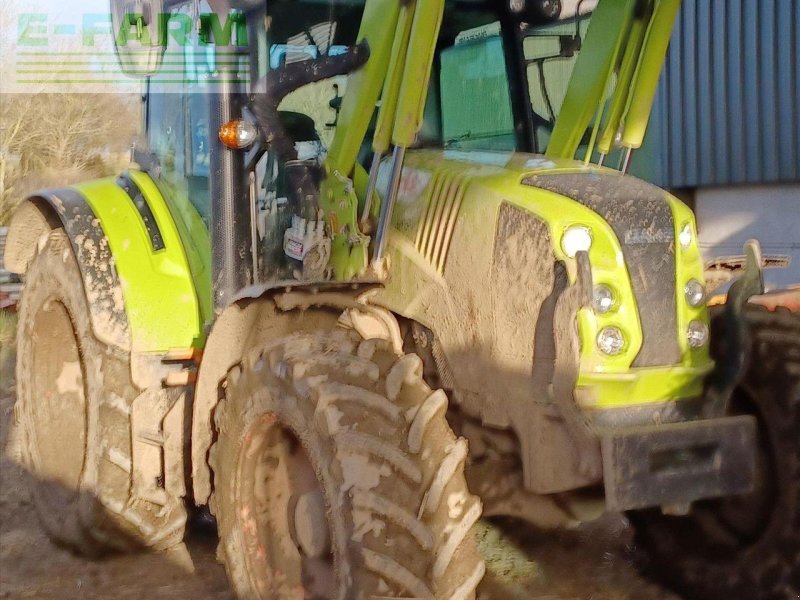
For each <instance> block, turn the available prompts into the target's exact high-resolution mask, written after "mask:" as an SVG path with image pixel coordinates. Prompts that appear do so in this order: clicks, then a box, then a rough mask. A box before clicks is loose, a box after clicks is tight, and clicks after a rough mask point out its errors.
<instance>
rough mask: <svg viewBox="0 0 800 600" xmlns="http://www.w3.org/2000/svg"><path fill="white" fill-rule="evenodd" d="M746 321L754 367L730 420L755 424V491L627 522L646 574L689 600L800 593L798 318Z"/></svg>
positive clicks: (751, 317) (756, 312) (754, 314)
mask: <svg viewBox="0 0 800 600" xmlns="http://www.w3.org/2000/svg"><path fill="white" fill-rule="evenodd" d="M747 318H748V321H749V324H750V327H751V334H752V341H753V346H752V351H751V352H752V353H751V360H750V367H749V369H748V372H747V374H746V376H745V378H744V380H743V381H742V383H741V385H740V386H739V387H738V388H737V390H736V392H735V394H734V396H733V398H732V401H731V413H732V414H752V415H755V416H756V418H757V419H758V423H759V433H760V448H759V454H758V458H757V467H758V469H757V485H756V489H755V491H754V492H753V493H751V494H748V495H745V496H739V497H734V498H725V499H720V500H710V501H704V502H697V503H696V504H695V505H694V506H693V507H692V511H691V513H690V514H689V516H687V517H669V516H664V515H662V514H661V513H660V511H657V510H653V511H646V512H641V513H636V514H633V515H632V516H631V519H632V521H633V522H634V524H635V526H636V530H637V541H638V546H639V547H640V548H641V549H642V550H644V552H645V553H646V557H645V566H646V568H647V570H648V571H650V573H651V574H653V575H654V576H656V577H658V578H659V579H662V580H663V581H664V582H665V583H666V584H667V585H670V586H672V587H675V588H677V589H678V590H679V591H681V592H683V593H684V594H685V595H686V596H687V597H689V598H698V599H704V600H705V599H714V598H724V599H726V600H727V599H728V598H753V599H765V600H767V599H769V600H773V599H774V600H784V599H785V600H789V599H794V598H797V597H798V595H800V314H792V313H790V312H788V311H779V312H769V311H767V310H765V309H763V308H760V307H756V306H752V307H750V308H749V309H748V311H747ZM714 333H716V334H722V335H724V332H722V331H719V330H717V331H716V332H714Z"/></svg>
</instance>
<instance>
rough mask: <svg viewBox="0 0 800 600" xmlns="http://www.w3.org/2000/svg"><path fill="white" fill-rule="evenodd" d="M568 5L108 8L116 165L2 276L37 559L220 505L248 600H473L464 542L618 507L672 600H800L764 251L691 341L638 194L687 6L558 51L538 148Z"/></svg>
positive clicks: (672, 228) (699, 308) (122, 545)
mask: <svg viewBox="0 0 800 600" xmlns="http://www.w3.org/2000/svg"><path fill="white" fill-rule="evenodd" d="M559 4H560V3H553V2H549V1H547V2H541V1H538V2H537V1H534V0H529V1H527V2H525V1H520V0H511V1H510V2H508V1H505V0H504V1H500V0H457V1H456V0H365V1H359V0H294V1H291V2H290V1H286V0H283V1H281V0H274V1H272V2H266V1H265V0H240V1H234V0H208V2H206V1H205V0H175V1H172V2H161V1H144V0H137V1H125V0H119V1H116V0H114V1H113V2H112V16H113V22H114V29H115V32H116V34H117V36H116V37H117V54H118V58H119V60H120V64H121V66H122V68H123V70H125V71H126V72H128V73H129V74H131V75H133V76H136V77H139V78H141V81H142V84H143V85H144V86H145V88H146V93H145V94H144V96H143V98H144V103H143V113H142V114H143V122H144V132H145V134H144V138H145V139H144V142H143V143H142V144H141V145H139V146H138V147H137V148H136V149H135V152H134V161H135V163H136V166H135V167H132V168H131V169H130V170H128V171H127V172H125V173H123V174H121V175H120V176H119V177H118V178H116V179H106V180H101V181H93V182H87V183H83V184H80V185H75V186H71V187H65V188H62V189H52V190H46V191H42V192H40V193H39V194H37V195H35V196H33V197H31V198H29V199H27V200H26V201H25V202H24V203H23V204H22V205H21V207H20V208H19V210H18V212H17V213H16V214H15V216H14V218H13V222H12V224H11V229H10V234H9V238H8V243H7V248H6V256H5V262H6V265H7V268H9V269H11V270H13V271H15V272H18V273H20V274H24V277H25V290H24V294H23V298H22V301H21V305H20V308H19V312H20V335H19V358H18V367H17V375H18V380H17V381H18V406H17V415H18V418H19V421H20V424H21V427H22V429H23V434H24V440H25V458H26V460H27V464H28V467H29V468H30V470H31V471H32V472H33V473H34V474H35V476H36V480H37V484H36V489H35V493H34V499H35V503H36V506H37V507H38V509H39V513H40V515H41V520H42V523H43V526H44V527H45V529H46V530H47V532H48V533H49V534H50V535H51V536H52V537H53V538H54V539H55V540H56V541H57V542H59V543H61V544H64V545H66V546H68V547H70V548H72V549H73V550H75V551H77V552H80V553H83V554H86V555H89V556H97V555H100V554H102V553H104V552H107V551H114V550H116V551H128V550H136V549H149V550H155V551H158V550H164V549H168V548H171V547H173V546H175V545H177V544H180V543H181V542H182V539H183V535H184V530H185V527H186V522H187V514H189V512H190V511H192V510H195V508H194V507H204V506H207V507H208V508H209V509H210V511H211V513H212V514H213V515H214V516H215V518H216V521H217V525H218V532H219V537H220V552H219V556H220V558H221V559H222V560H223V561H224V563H225V566H226V569H227V572H228V575H229V577H230V581H231V584H232V586H233V588H234V590H235V592H236V594H237V595H238V597H240V598H246V599H268V598H290V597H291V598H330V599H333V598H337V599H345V598H348V599H349V598H358V599H360V598H363V599H369V598H409V597H413V598H431V599H433V598H436V599H442V600H444V599H448V600H462V599H468V598H474V597H475V594H476V588H477V586H478V584H479V582H480V581H481V578H482V577H483V575H484V571H485V567H484V564H483V562H482V561H481V558H480V556H479V555H478V553H477V550H476V544H475V540H474V536H473V532H474V529H473V528H474V526H475V524H476V523H477V521H478V519H479V518H480V516H481V514H485V515H513V516H516V517H521V518H524V519H527V520H529V521H531V522H532V523H534V524H536V525H538V526H540V527H545V528H552V527H561V526H566V525H570V524H574V523H576V522H579V521H582V520H590V519H594V518H596V517H598V516H599V515H601V514H602V513H604V512H605V511H617V512H621V511H622V512H626V513H627V514H628V515H629V516H630V519H631V521H632V522H633V523H634V525H635V527H636V530H637V535H638V540H639V544H640V545H641V548H642V550H643V551H644V552H645V553H647V555H648V557H649V558H648V561H649V562H648V565H649V567H650V568H651V569H652V571H653V572H654V573H659V574H661V575H662V576H664V578H665V580H666V581H667V582H668V583H669V584H670V585H672V586H674V587H675V588H677V589H680V590H682V591H683V592H685V593H686V594H689V595H693V596H694V597H704V598H705V597H740V598H792V597H794V596H793V594H794V595H796V594H797V593H798V590H800V585H798V578H800V564H799V563H798V560H799V559H798V556H800V522H799V519H798V515H800V508H799V506H800V505H799V504H798V500H799V498H800V467H799V466H798V461H799V460H800V442H799V441H798V439H799V436H798V434H797V432H798V430H800V373H799V372H798V369H797V365H798V363H800V358H799V357H798V352H799V351H798V340H800V325H799V324H798V322H799V320H798V318H797V313H793V312H790V311H785V310H782V311H768V310H765V309H756V308H754V307H749V308H748V303H747V301H748V298H750V297H752V296H754V295H758V294H761V293H763V284H762V277H761V264H762V261H761V257H760V254H759V251H758V246H757V244H755V243H753V244H750V245H748V247H747V261H746V266H745V267H744V268H743V269H742V273H743V274H742V276H741V277H740V278H739V279H738V280H737V281H736V282H735V283H734V284H733V286H732V287H731V289H730V291H729V293H728V301H727V304H726V306H725V308H724V310H723V311H722V312H721V313H720V315H719V317H718V319H716V320H715V321H714V324H713V326H712V321H711V319H710V316H709V311H708V308H707V306H706V296H707V294H706V290H705V287H704V271H703V263H702V259H701V256H700V252H699V248H698V243H697V233H696V229H695V224H694V218H693V215H692V213H691V211H690V210H689V209H688V208H687V207H686V206H685V205H684V204H682V203H681V202H680V201H679V200H678V199H676V198H675V197H673V196H672V195H670V194H668V193H667V192H665V191H663V190H661V189H658V188H656V187H654V186H652V185H650V184H647V183H645V182H643V181H641V180H637V179H635V178H633V177H630V176H628V175H626V174H625V173H624V172H625V171H626V170H627V165H628V163H629V158H630V154H631V151H632V150H633V149H635V148H637V147H638V146H639V145H641V142H642V139H643V137H644V131H645V129H646V125H647V121H648V118H649V113H650V110H651V106H652V101H653V96H654V94H655V89H656V84H657V80H658V76H659V72H660V69H661V65H662V63H663V59H664V54H665V52H666V48H667V44H668V40H669V37H670V32H671V29H672V24H673V21H674V18H675V15H676V13H677V11H678V8H679V5H680V2H679V1H678V0H602V1H601V2H600V3H599V5H598V7H597V9H596V10H595V12H594V13H593V15H592V17H591V22H590V25H589V28H588V31H586V32H585V34H584V33H581V30H580V28H578V29H577V30H576V31H577V33H576V34H575V35H574V36H572V35H567V36H559V37H557V38H556V39H555V42H554V43H555V47H554V49H553V51H554V52H555V56H557V57H564V58H569V57H575V56H577V60H576V63H575V66H574V70H573V76H572V79H571V81H570V84H569V86H568V88H567V90H566V93H565V96H564V98H563V102H562V103H561V105H560V110H559V111H558V112H559V114H558V116H557V118H554V114H553V115H546V116H544V117H543V116H541V115H538V114H537V113H536V111H534V110H533V103H532V101H531V98H532V94H534V93H537V92H536V90H535V89H532V88H533V86H531V85H530V80H529V79H528V76H529V75H530V74H531V73H533V72H535V71H536V69H537V68H538V64H539V62H540V58H541V57H538V58H537V56H536V55H535V52H538V50H536V51H535V48H534V46H536V44H532V43H531V40H530V35H531V32H532V31H533V30H534V26H535V25H536V24H537V22H541V21H542V20H543V19H546V18H547V16H548V15H549V14H550V13H551V12H552V10H553V5H559ZM558 8H559V10H560V6H558ZM176 72H178V73H179V75H177V76H176V74H175V73H176ZM545 96H547V93H546V92H545ZM550 100H551V99H548V102H550ZM553 112H555V111H553ZM542 138H546V140H547V148H546V152H545V153H544V154H537V153H536V151H538V150H540V149H539V148H538V147H537V145H538V143H539V142H540V141H541V139H542ZM620 148H621V149H622V155H621V159H620V165H621V169H620V170H614V169H609V168H607V167H602V166H600V165H598V164H593V162H592V157H593V156H595V154H596V153H599V154H600V155H602V156H603V157H604V160H606V162H607V161H608V156H609V155H610V154H612V153H614V152H618V150H619V149H620ZM578 152H581V153H582V154H583V158H582V159H581V160H576V159H575V155H576V153H578ZM620 171H622V172H620ZM756 325H757V326H758V327H757V330H756V329H754V327H756ZM717 334H718V335H717ZM781 344H782V346H780V345H781ZM779 346H780V347H779ZM778 347H779V349H778V350H776V348H778ZM712 348H713V349H714V357H715V358H716V359H717V360H716V365H715V362H714V360H712V355H711V349H712ZM748 365H750V371H749V373H748V374H747V379H746V380H745V381H744V382H742V380H743V378H744V377H745V374H746V372H747V368H748ZM740 382H742V383H740ZM737 385H738V387H737Z"/></svg>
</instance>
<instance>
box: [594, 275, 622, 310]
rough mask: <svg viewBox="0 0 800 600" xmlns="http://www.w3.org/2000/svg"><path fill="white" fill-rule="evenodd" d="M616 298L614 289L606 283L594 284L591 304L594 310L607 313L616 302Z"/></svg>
mask: <svg viewBox="0 0 800 600" xmlns="http://www.w3.org/2000/svg"><path fill="white" fill-rule="evenodd" d="M616 302H617V300H616V298H615V297H614V291H613V290H612V289H611V288H610V287H608V286H607V285H603V284H602V283H601V284H598V285H596V286H594V292H593V293H592V306H593V307H594V310H595V312H597V313H600V314H601V315H602V314H605V313H607V312H608V311H610V310H611V309H612V308H614V304H616Z"/></svg>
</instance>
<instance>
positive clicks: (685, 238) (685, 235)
mask: <svg viewBox="0 0 800 600" xmlns="http://www.w3.org/2000/svg"><path fill="white" fill-rule="evenodd" d="M692 240H694V229H693V228H692V224H691V223H686V224H685V225H684V226H683V227H682V228H681V232H680V233H679V234H678V241H679V242H680V244H681V248H683V249H684V250H688V249H689V246H691V245H692Z"/></svg>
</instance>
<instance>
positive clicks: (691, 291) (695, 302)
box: [683, 279, 706, 308]
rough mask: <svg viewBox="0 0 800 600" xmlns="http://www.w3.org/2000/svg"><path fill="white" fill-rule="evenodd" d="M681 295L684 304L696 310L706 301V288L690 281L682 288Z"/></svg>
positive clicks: (697, 282)
mask: <svg viewBox="0 0 800 600" xmlns="http://www.w3.org/2000/svg"><path fill="white" fill-rule="evenodd" d="M683 294H684V296H685V297H686V303H687V304H688V305H689V306H691V307H692V308H697V307H698V306H700V305H702V304H703V300H705V299H706V288H705V287H703V284H702V283H700V282H699V281H697V280H696V279H692V280H690V281H689V283H687V284H686V286H685V287H684V288H683Z"/></svg>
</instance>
